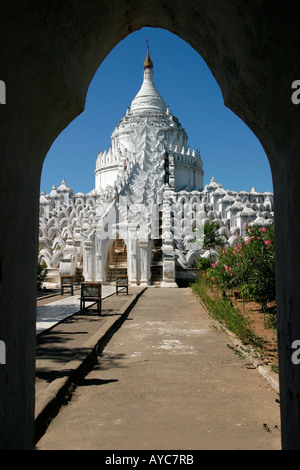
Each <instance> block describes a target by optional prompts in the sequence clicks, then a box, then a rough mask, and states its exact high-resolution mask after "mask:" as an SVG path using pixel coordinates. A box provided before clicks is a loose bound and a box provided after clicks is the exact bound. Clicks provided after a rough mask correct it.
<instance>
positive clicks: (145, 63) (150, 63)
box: [144, 38, 153, 69]
mask: <svg viewBox="0 0 300 470" xmlns="http://www.w3.org/2000/svg"><path fill="white" fill-rule="evenodd" d="M146 43H147V54H146V58H145V62H144V69H146V68H147V67H149V68H150V69H153V62H152V60H151V58H150V54H149V43H148V38H147V39H146Z"/></svg>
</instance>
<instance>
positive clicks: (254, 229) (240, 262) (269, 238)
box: [208, 225, 276, 308]
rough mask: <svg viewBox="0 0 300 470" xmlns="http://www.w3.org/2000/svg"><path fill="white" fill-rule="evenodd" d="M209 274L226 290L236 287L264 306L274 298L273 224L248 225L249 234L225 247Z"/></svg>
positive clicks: (247, 231) (245, 295)
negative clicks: (232, 244)
mask: <svg viewBox="0 0 300 470" xmlns="http://www.w3.org/2000/svg"><path fill="white" fill-rule="evenodd" d="M208 276H211V277H213V278H214V283H215V284H216V286H217V287H218V288H220V289H222V290H223V293H224V294H225V293H226V292H227V291H228V290H231V289H235V290H236V291H238V292H239V293H240V295H241V296H242V297H243V298H245V299H252V300H254V301H256V302H258V303H260V304H261V305H262V307H263V308H265V307H266V305H267V304H268V303H269V302H272V301H274V300H275V294H276V292H275V249H274V226H273V225H269V226H267V227H258V226H247V227H246V238H245V239H242V238H240V239H237V243H236V244H235V246H234V247H230V248H228V249H226V250H222V252H221V253H220V256H219V259H218V260H217V261H216V262H215V263H213V264H212V268H211V269H210V270H209V271H208Z"/></svg>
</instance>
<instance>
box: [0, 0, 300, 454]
mask: <svg viewBox="0 0 300 470" xmlns="http://www.w3.org/2000/svg"><path fill="white" fill-rule="evenodd" d="M88 3H89V5H87V3H86V2H85V3H84V5H83V4H76V5H75V4H71V3H68V4H64V5H62V6H60V8H59V9H58V8H57V7H56V6H52V5H51V6H48V7H47V9H43V7H42V6H37V5H35V6H34V7H33V8H34V13H35V14H33V15H29V12H28V10H26V7H25V6H24V7H22V6H21V7H20V8H19V9H18V12H16V11H15V10H14V8H13V7H12V6H11V5H9V4H7V5H6V10H5V15H6V22H5V27H4V29H5V32H8V34H7V36H5V35H4V45H3V50H4V51H6V52H5V57H3V61H2V66H3V67H4V68H3V70H4V73H3V77H1V79H3V80H4V82H5V84H6V95H7V96H6V98H7V100H6V104H5V108H4V109H3V113H4V119H3V126H2V128H1V139H0V142H1V151H2V155H3V161H4V162H5V164H4V171H3V172H2V176H3V177H4V178H3V182H2V185H1V188H2V190H3V200H2V202H1V204H2V205H1V208H2V210H3V217H2V220H3V221H8V220H9V219H10V214H11V208H12V204H14V213H15V223H14V224H11V226H10V225H9V224H8V223H3V224H2V227H1V240H2V244H1V253H0V260H1V270H0V272H1V276H0V277H1V289H2V291H3V292H5V293H8V292H15V291H16V289H18V292H19V296H18V298H13V296H12V297H11V298H9V296H7V294H6V295H5V296H4V298H3V299H2V300H1V305H0V307H1V312H3V313H2V317H1V320H0V322H1V324H0V327H1V329H0V331H1V332H2V333H1V334H2V335H3V337H2V338H1V340H3V341H4V342H5V344H6V352H7V364H6V367H5V370H4V369H2V371H1V374H2V373H3V374H4V375H5V377H3V380H2V377H1V389H0V392H1V403H5V405H6V406H5V409H4V410H3V419H2V422H1V429H0V431H1V445H2V447H3V448H14V447H19V448H22V447H23V448H24V447H30V445H31V444H32V441H33V438H32V437H33V415H34V343H35V331H34V328H33V325H34V324H35V289H34V276H35V272H36V255H37V242H36V241H34V238H35V237H33V234H34V233H36V234H38V194H39V182H40V173H41V166H42V162H43V159H44V157H45V155H46V153H47V151H48V150H49V147H50V146H51V144H52V142H53V141H54V139H55V138H56V136H57V135H58V134H59V133H60V132H61V131H62V130H63V129H64V128H65V127H66V126H67V124H68V123H69V122H70V121H71V120H72V119H74V118H75V117H76V116H77V115H78V114H79V113H80V112H82V110H83V108H84V101H85V96H86V92H87V88H88V86H89V83H90V81H91V79H92V77H93V75H94V74H95V72H96V70H97V68H98V67H99V65H100V64H101V62H102V61H103V60H104V58H105V57H106V56H107V54H108V53H109V52H110V51H111V50H112V48H113V47H114V46H115V45H116V44H117V43H118V42H119V41H120V40H121V39H123V38H124V37H126V36H127V35H128V34H129V33H130V32H133V31H135V30H137V29H139V28H141V27H143V26H145V25H150V26H153V27H161V28H165V29H167V30H170V31H173V32H174V33H175V34H177V35H178V36H180V37H181V38H182V39H184V40H185V41H186V42H187V43H189V44H190V45H191V46H192V47H193V48H194V49H195V50H196V51H197V52H198V53H199V54H200V55H201V56H202V57H203V58H204V60H205V61H206V63H207V65H208V66H209V68H210V69H211V70H212V73H213V74H214V76H215V78H216V80H217V82H218V84H219V86H220V88H221V90H222V95H223V98H224V101H225V104H226V105H227V106H228V107H229V108H230V109H232V111H233V112H234V113H235V114H237V115H238V116H239V117H240V118H241V119H242V120H243V121H244V122H245V123H246V124H247V125H248V126H249V128H250V129H252V131H253V132H254V133H255V135H256V136H257V137H258V139H259V140H260V142H261V144H262V146H263V148H264V150H265V152H266V154H267V156H268V158H269V161H270V165H271V169H272V176H273V183H274V193H275V204H276V243H277V266H278V267H280V269H279V270H278V274H277V286H278V306H279V312H280V317H279V340H280V341H279V347H280V368H279V369H280V383H281V410H282V433H283V447H284V448H299V423H298V420H297V416H298V413H299V409H300V401H299V389H300V374H299V371H298V369H297V367H296V365H295V364H293V363H292V364H291V348H292V346H291V345H292V344H293V340H294V339H297V338H299V337H300V322H299V320H298V312H299V307H300V294H299V292H298V291H299V289H298V285H299V270H298V265H299V261H300V260H299V253H298V252H297V249H296V243H295V242H296V241H297V237H298V226H297V222H296V221H297V220H298V212H299V203H298V198H297V196H295V195H296V194H297V188H298V187H299V174H300V171H299V168H298V166H299V159H298V158H297V157H298V153H297V149H298V148H299V133H298V127H299V115H298V113H297V107H296V106H295V105H293V103H292V102H291V99H290V98H291V92H290V91H291V90H290V87H291V83H292V81H293V80H294V79H295V77H297V73H298V71H299V63H298V62H299V59H298V53H297V47H296V46H297V38H298V25H297V24H296V20H295V17H294V12H293V10H292V9H290V8H289V6H288V5H282V4H280V5H279V4H277V5H276V6H274V5H273V4H272V5H269V4H268V5H266V4H265V2H255V3H254V2H253V3H252V2H251V4H250V5H248V4H245V5H243V6H241V5H240V2H237V1H236V2H230V3H228V2H224V3H223V4H222V5H220V4H219V3H218V4H217V5H215V3H214V2H209V3H201V4H199V5H198V4H197V5H195V4H194V3H193V2H184V3H182V4H177V3H176V4H174V3H173V2H167V3H164V4H161V3H160V2H152V3H151V4H150V5H149V4H148V3H147V5H146V4H144V2H140V3H136V2H129V3H126V5H125V4H123V3H121V2H117V1H116V2H113V3H111V2H107V3H105V5H103V2H101V4H100V2H88ZM65 18H68V19H69V22H68V24H67V25H66V21H65ZM24 21H27V24H26V31H30V33H28V38H30V40H29V43H30V45H31V46H32V47H28V48H24V35H23V31H24ZM41 25H43V29H41ZM191 25H192V27H191ZM12 31H13V32H14V34H13V38H14V40H13V46H12V44H11V43H10V39H11V37H12V35H11V32H12ZM99 31H101V34H99ZM266 58H268V62H267V64H266ZM39 59H40V60H39ZM14 70H22V73H18V74H16V73H14V72H13V71H14ZM270 83H271V84H272V86H270ZM274 97H275V98H274ZM9 99H10V106H8V102H9ZM1 110H2V108H1ZM16 135H17V136H18V138H16ZM24 174H25V175H26V178H24ZM15 182H17V185H15ZM24 198H25V199H24ZM25 201H26V203H27V204H24V202H25ZM283 201H287V204H284V202H283ZM286 227H288V233H286ZM21 228H22V229H23V228H24V230H23V232H22V233H23V240H22V243H18V244H17V245H16V244H15V243H14V234H15V233H16V231H17V232H18V229H20V231H21ZM24 246H26V247H27V249H26V252H25V253H24ZM20 260H21V262H20ZM17 265H18V270H17V271H16V269H15V267H16V266H17ZM19 298H22V300H23V302H22V305H20V302H19ZM16 345H17V347H16ZM19 357H23V358H24V361H23V363H22V364H20V361H19V359H18V358H19ZM7 377H9V380H7ZM12 409H13V410H14V413H13V416H12V413H11V410H12ZM20 422H21V423H22V426H17V425H16V423H20Z"/></svg>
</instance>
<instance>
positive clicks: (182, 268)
mask: <svg viewBox="0 0 300 470" xmlns="http://www.w3.org/2000/svg"><path fill="white" fill-rule="evenodd" d="M111 142H112V145H111V147H110V149H109V150H108V151H106V150H105V151H104V152H100V153H99V155H98V158H97V160H96V170H95V189H94V190H93V191H92V192H91V193H89V194H82V193H78V194H75V195H74V194H73V190H72V189H71V188H68V187H67V185H66V182H65V181H64V180H63V182H62V184H61V185H60V186H59V187H58V188H56V187H55V186H53V188H52V191H51V192H50V193H49V194H45V192H44V191H43V192H42V194H41V197H40V250H39V261H40V262H45V263H46V265H47V267H48V270H49V273H50V277H51V273H52V272H53V280H54V281H55V282H56V281H57V280H58V279H59V278H58V274H72V275H74V274H75V273H76V268H77V270H80V269H81V270H82V273H83V277H84V279H85V280H86V281H102V282H104V283H109V282H111V281H114V273H117V272H121V270H123V272H127V274H128V278H129V282H130V284H131V285H154V284H156V285H164V286H175V285H176V281H178V280H180V278H182V277H185V276H187V274H188V273H190V272H191V267H192V266H193V263H194V261H195V260H196V259H197V258H198V257H199V256H200V255H201V256H206V255H207V253H205V252H204V251H203V250H202V249H201V240H199V239H198V237H197V234H198V233H199V228H201V227H203V226H204V225H205V223H207V222H209V223H211V222H213V221H216V222H217V223H218V225H219V232H220V234H221V235H222V236H223V237H224V240H225V241H226V243H228V244H229V245H233V244H234V243H235V242H236V237H237V236H238V235H244V227H245V224H246V223H247V222H252V223H255V224H261V225H266V224H268V223H271V222H272V220H273V194H272V193H257V191H256V190H255V188H252V190H251V191H250V192H245V191H243V192H239V193H238V192H235V191H229V190H227V191H225V190H224V189H223V187H222V185H221V184H217V183H216V182H215V180H214V178H212V180H211V182H210V184H208V185H206V186H205V187H204V188H203V167H202V160H201V157H200V153H199V151H198V150H194V149H193V150H191V149H190V147H189V146H188V136H187V133H186V132H185V130H184V129H183V128H182V126H181V124H180V122H179V121H178V119H177V118H176V117H175V116H173V115H172V113H171V112H170V110H169V107H168V106H167V105H166V103H165V102H164V100H163V99H162V97H161V96H160V94H159V93H158V91H157V89H156V87H155V85H154V81H153V63H152V61H151V59H150V55H149V49H148V45H147V55H146V59H145V62H144V78H143V83H142V86H141V89H140V91H139V92H138V94H137V95H136V97H135V98H134V100H133V101H132V103H131V106H130V108H128V109H127V111H126V113H125V116H124V117H123V118H122V119H121V120H120V122H119V124H118V125H117V127H116V129H115V130H114V132H113V134H112V136H111ZM200 232H201V230H200ZM125 247H126V248H125Z"/></svg>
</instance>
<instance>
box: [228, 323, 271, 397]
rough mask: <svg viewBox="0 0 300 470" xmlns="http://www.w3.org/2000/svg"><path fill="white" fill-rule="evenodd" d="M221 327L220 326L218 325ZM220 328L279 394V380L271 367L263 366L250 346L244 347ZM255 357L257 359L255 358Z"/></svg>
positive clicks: (229, 333) (232, 334)
mask: <svg viewBox="0 0 300 470" xmlns="http://www.w3.org/2000/svg"><path fill="white" fill-rule="evenodd" d="M220 325H221V324H220ZM221 327H222V328H224V330H225V331H226V333H227V334H228V336H229V337H230V340H231V342H232V343H233V344H234V345H235V347H236V348H237V349H238V350H239V351H240V352H241V354H243V355H244V356H246V357H247V359H249V360H250V362H251V363H252V364H253V366H254V367H255V368H256V369H257V370H258V372H259V373H260V374H261V375H262V376H263V377H264V378H265V379H267V381H268V382H269V384H270V385H271V386H272V387H273V388H274V390H276V392H277V393H279V379H278V374H276V373H275V372H272V369H271V367H269V366H267V365H266V364H264V362H263V359H262V358H261V357H260V356H259V354H258V353H256V352H255V351H254V349H253V348H251V346H245V345H244V344H243V343H242V342H241V341H240V340H239V339H238V338H237V337H236V336H235V334H234V333H232V332H231V331H229V330H228V329H227V328H225V327H224V325H221ZM255 356H257V357H255Z"/></svg>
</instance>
